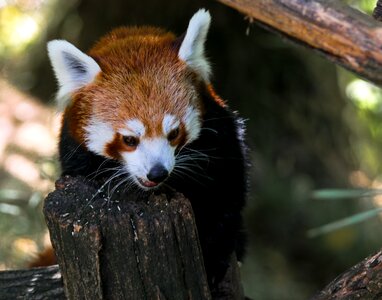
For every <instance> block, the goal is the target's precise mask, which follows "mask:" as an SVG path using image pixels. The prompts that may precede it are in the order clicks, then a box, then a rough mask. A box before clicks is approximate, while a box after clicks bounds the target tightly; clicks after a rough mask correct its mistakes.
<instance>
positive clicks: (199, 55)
mask: <svg viewBox="0 0 382 300" xmlns="http://www.w3.org/2000/svg"><path fill="white" fill-rule="evenodd" d="M210 22H211V16H210V13H209V12H208V11H207V10H205V9H199V10H198V11H197V12H196V13H195V14H194V15H193V16H192V18H191V20H190V23H189V24H188V28H187V32H186V35H185V37H184V39H183V42H182V45H181V46H180V49H179V53H178V56H179V58H180V59H181V60H183V61H185V62H186V63H187V64H188V65H189V66H190V67H191V68H192V69H194V70H195V71H196V72H198V73H199V74H200V75H201V76H202V78H203V79H204V80H205V81H207V82H209V75H210V73H211V67H210V65H209V64H208V61H207V59H206V58H205V56H204V43H205V41H206V37H207V33H208V28H209V27H210Z"/></svg>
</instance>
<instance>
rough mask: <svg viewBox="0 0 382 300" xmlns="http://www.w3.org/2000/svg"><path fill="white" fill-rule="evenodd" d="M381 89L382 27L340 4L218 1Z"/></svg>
mask: <svg viewBox="0 0 382 300" xmlns="http://www.w3.org/2000/svg"><path fill="white" fill-rule="evenodd" d="M218 1H219V2H222V3H224V4H226V5H228V6H230V7H233V8H235V9H237V10H238V11H240V12H242V13H244V14H246V15H248V16H249V17H250V18H252V19H253V20H254V21H256V22H258V23H259V24H261V25H263V26H264V27H266V28H267V29H270V30H272V31H275V32H277V33H279V34H281V35H282V36H284V37H286V38H288V39H290V40H292V41H294V42H297V43H299V44H303V45H305V46H307V47H309V48H313V49H314V50H317V51H319V52H320V53H322V54H323V55H324V56H325V57H326V58H328V59H329V60H331V61H333V62H335V63H338V64H340V65H341V66H343V67H345V68H347V69H349V70H351V71H353V72H355V73H357V74H359V75H360V76H362V77H365V78H367V79H369V80H370V81H372V82H374V83H376V84H378V85H382V72H381V70H382V26H381V25H380V23H379V22H377V21H375V20H374V19H372V18H371V17H369V16H368V15H365V14H363V13H361V12H359V11H357V10H355V9H353V8H351V7H350V6H348V5H346V4H344V3H342V1H338V0H309V1H307V0H218Z"/></svg>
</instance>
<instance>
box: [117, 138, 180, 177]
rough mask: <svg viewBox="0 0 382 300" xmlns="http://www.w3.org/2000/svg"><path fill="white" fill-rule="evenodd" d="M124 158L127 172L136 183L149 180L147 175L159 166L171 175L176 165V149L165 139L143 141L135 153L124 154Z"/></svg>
mask: <svg viewBox="0 0 382 300" xmlns="http://www.w3.org/2000/svg"><path fill="white" fill-rule="evenodd" d="M122 157H123V159H124V161H125V166H126V168H127V171H128V172H129V174H131V175H133V178H134V180H135V181H136V182H137V178H140V179H144V180H148V179H147V174H148V173H149V172H150V170H151V168H152V167H154V166H155V165H157V164H160V165H162V166H163V167H165V168H166V169H167V171H168V172H169V173H171V171H172V170H173V168H174V165H175V147H172V146H171V145H170V143H169V142H168V140H167V139H166V138H164V137H160V138H152V139H142V140H141V142H140V143H139V145H138V147H137V149H136V150H135V151H132V152H124V153H122Z"/></svg>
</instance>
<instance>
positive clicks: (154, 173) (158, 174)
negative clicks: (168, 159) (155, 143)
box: [147, 164, 168, 183]
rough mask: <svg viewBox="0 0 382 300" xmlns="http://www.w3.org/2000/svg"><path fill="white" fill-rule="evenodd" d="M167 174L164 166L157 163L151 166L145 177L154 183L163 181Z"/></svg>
mask: <svg viewBox="0 0 382 300" xmlns="http://www.w3.org/2000/svg"><path fill="white" fill-rule="evenodd" d="M167 176H168V171H167V169H166V168H165V167H164V166H162V165H159V164H158V165H155V166H154V167H152V168H151V170H150V172H149V173H148V174H147V179H148V180H150V181H153V182H155V183H160V182H162V181H164V180H165V179H166V178H167Z"/></svg>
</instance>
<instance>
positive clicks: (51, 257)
mask: <svg viewBox="0 0 382 300" xmlns="http://www.w3.org/2000/svg"><path fill="white" fill-rule="evenodd" d="M56 263H57V258H56V255H55V254H54V250H53V248H52V246H51V245H50V246H48V247H47V248H45V250H44V251H43V252H41V253H39V254H38V256H37V257H36V258H35V259H34V260H33V261H32V262H30V263H29V265H28V266H29V268H36V267H46V266H51V265H54V264H56Z"/></svg>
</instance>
